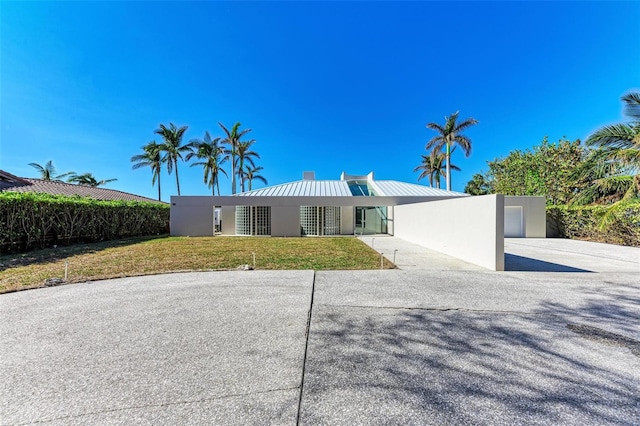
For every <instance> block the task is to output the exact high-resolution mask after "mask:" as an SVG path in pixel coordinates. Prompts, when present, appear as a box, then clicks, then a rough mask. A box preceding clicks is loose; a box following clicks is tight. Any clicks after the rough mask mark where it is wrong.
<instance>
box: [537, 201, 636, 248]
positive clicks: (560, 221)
mask: <svg viewBox="0 0 640 426" xmlns="http://www.w3.org/2000/svg"><path fill="white" fill-rule="evenodd" d="M547 224H548V229H549V231H551V233H557V234H558V235H557V236H559V237H564V238H577V239H587V240H591V241H599V242H603V243H611V244H620V245H626V246H640V201H632V202H627V203H624V204H620V205H618V206H615V207H614V208H612V207H611V206H601V205H593V206H574V207H567V206H547Z"/></svg>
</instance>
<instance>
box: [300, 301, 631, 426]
mask: <svg viewBox="0 0 640 426" xmlns="http://www.w3.org/2000/svg"><path fill="white" fill-rule="evenodd" d="M619 297H620V298H621V299H619ZM623 299H624V300H623ZM638 302H640V300H638V299H637V297H630V298H629V296H624V295H616V294H610V295H603V294H599V295H598V297H594V298H593V299H592V300H589V301H588V302H587V303H585V306H584V310H583V309H577V310H576V309H575V308H573V309H570V308H569V307H566V306H563V305H561V304H557V303H549V304H546V305H543V306H541V308H540V310H539V311H538V312H535V313H532V314H517V313H515V314H514V313H498V312H472V311H456V310H442V311H438V310H423V309H384V308H370V307H361V308H360V307H344V306H326V305H318V306H314V313H313V319H312V327H311V333H310V339H309V352H308V357H307V365H306V373H305V378H304V393H303V403H302V412H301V420H302V423H304V424H358V423H360V424H361V423H367V424H523V423H526V424H531V423H539V424H580V425H585V424H598V425H601V424H633V423H636V422H637V419H638V418H640V404H639V402H638V401H640V390H639V389H640V358H639V357H638V356H636V355H635V354H634V353H632V351H634V352H635V350H634V348H635V346H634V345H635V342H636V341H637V339H634V338H633V336H631V337H630V336H628V335H625V336H622V337H623V339H622V340H623V341H619V342H618V344H612V341H613V340H611V338H612V335H618V336H621V334H619V333H616V332H613V331H610V330H603V331H604V333H605V334H603V335H601V337H604V339H601V340H600V341H598V340H597V339H595V340H594V339H590V338H585V336H584V334H581V333H579V332H576V330H575V328H574V329H573V330H572V329H571V327H568V326H571V325H573V326H574V327H575V326H576V325H579V324H581V323H583V322H584V323H585V324H584V325H583V327H595V325H593V324H592V323H595V321H596V319H597V318H598V316H599V315H602V314H603V313H604V314H606V315H608V318H609V320H611V321H616V320H617V321H623V322H626V323H627V324H628V327H627V329H626V330H627V332H628V331H629V330H633V328H634V327H637V326H638V321H637V320H638V313H637V311H636V312H634V311H632V310H630V309H629V307H628V306H627V305H629V304H633V303H638ZM614 306H619V308H618V309H615V308H614ZM636 306H637V305H636ZM621 332H625V330H621ZM636 332H637V328H636ZM607 339H609V340H607Z"/></svg>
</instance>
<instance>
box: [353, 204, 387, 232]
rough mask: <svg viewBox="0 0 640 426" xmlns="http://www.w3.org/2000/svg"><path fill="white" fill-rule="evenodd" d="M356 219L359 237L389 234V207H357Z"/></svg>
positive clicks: (356, 229)
mask: <svg viewBox="0 0 640 426" xmlns="http://www.w3.org/2000/svg"><path fill="white" fill-rule="evenodd" d="M354 219H355V224H354V225H355V227H354V230H355V233H356V234H358V235H375V234H386V233H387V206H376V207H356V209H355V218H354Z"/></svg>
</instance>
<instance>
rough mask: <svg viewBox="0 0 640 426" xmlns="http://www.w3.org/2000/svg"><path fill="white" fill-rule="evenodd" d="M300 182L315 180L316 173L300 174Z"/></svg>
mask: <svg viewBox="0 0 640 426" xmlns="http://www.w3.org/2000/svg"><path fill="white" fill-rule="evenodd" d="M302 180H316V172H302Z"/></svg>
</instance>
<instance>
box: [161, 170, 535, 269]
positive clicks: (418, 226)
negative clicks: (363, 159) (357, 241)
mask: <svg viewBox="0 0 640 426" xmlns="http://www.w3.org/2000/svg"><path fill="white" fill-rule="evenodd" d="M215 229H219V230H220V233H221V234H222V235H264V236H274V237H275V236H277V237H295V236H323V235H378V234H388V235H395V236H398V237H400V238H403V239H406V240H409V241H413V242H416V243H418V244H421V245H424V246H426V247H429V248H432V249H435V250H439V251H442V252H444V253H447V254H451V255H452V256H456V257H460V258H463V259H465V260H468V261H470V262H472V263H477V264H481V265H482V266H485V267H487V268H489V269H496V270H501V269H502V268H503V267H504V236H505V235H506V236H509V237H529V238H530V237H542V238H544V237H545V232H546V219H545V199H544V197H505V196H503V195H497V194H494V195H488V196H481V197H472V196H469V195H468V194H463V193H459V192H453V191H445V190H442V189H436V188H431V187H426V186H422V185H416V184H411V183H406V182H398V181H393V180H375V179H374V174H373V172H372V173H369V174H368V175H347V174H345V173H342V175H341V177H340V180H316V179H315V174H314V173H313V172H305V173H304V174H303V179H302V180H300V181H296V182H291V183H285V184H282V185H276V186H271V187H267V188H261V189H257V190H253V191H248V192H243V193H240V194H236V195H231V196H179V197H178V196H172V197H171V234H172V235H189V236H205V235H209V236H210V235H214V233H215V232H214V230H215ZM476 243H477V244H476ZM467 252H468V253H467ZM476 255H478V256H476ZM485 255H486V256H485ZM474 257H486V259H483V260H480V261H476V260H473V259H474Z"/></svg>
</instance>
